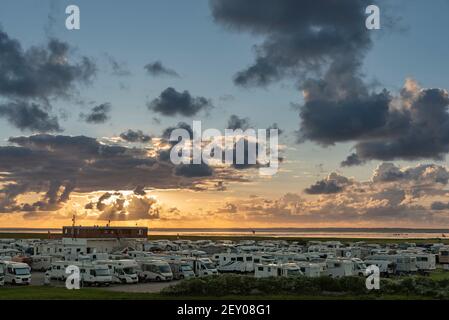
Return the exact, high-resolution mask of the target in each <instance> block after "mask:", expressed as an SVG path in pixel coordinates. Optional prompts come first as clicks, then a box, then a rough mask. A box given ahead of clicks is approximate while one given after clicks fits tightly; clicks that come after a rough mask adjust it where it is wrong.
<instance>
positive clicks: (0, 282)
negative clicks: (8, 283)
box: [0, 264, 5, 286]
mask: <svg viewBox="0 0 449 320" xmlns="http://www.w3.org/2000/svg"><path fill="white" fill-rule="evenodd" d="M4 285H5V269H4V267H3V265H1V264H0V286H4Z"/></svg>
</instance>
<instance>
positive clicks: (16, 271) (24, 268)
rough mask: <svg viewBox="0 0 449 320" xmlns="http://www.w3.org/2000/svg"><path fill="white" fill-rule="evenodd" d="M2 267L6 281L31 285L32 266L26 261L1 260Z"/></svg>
mask: <svg viewBox="0 0 449 320" xmlns="http://www.w3.org/2000/svg"><path fill="white" fill-rule="evenodd" d="M0 268H1V269H3V271H4V273H5V276H4V282H5V283H10V284H24V285H29V284H30V283H31V268H30V266H29V265H27V264H26V263H21V262H13V261H1V262H0Z"/></svg>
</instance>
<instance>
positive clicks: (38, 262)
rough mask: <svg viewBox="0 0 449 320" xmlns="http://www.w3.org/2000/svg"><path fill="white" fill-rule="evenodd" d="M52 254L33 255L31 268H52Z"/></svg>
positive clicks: (37, 269) (41, 269)
mask: <svg viewBox="0 0 449 320" xmlns="http://www.w3.org/2000/svg"><path fill="white" fill-rule="evenodd" d="M52 259H53V257H52V256H42V255H34V256H31V270H36V271H46V270H48V269H50V267H51V262H52Z"/></svg>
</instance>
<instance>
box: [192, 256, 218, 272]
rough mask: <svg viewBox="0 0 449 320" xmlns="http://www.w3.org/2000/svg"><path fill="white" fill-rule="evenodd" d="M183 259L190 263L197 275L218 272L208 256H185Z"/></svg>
mask: <svg viewBox="0 0 449 320" xmlns="http://www.w3.org/2000/svg"><path fill="white" fill-rule="evenodd" d="M185 261H186V262H187V263H188V264H190V266H191V267H192V269H193V272H195V275H196V276H198V277H203V276H210V275H217V274H218V270H217V267H216V266H215V264H214V263H213V262H212V260H211V259H209V258H186V260H185Z"/></svg>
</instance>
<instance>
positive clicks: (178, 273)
mask: <svg viewBox="0 0 449 320" xmlns="http://www.w3.org/2000/svg"><path fill="white" fill-rule="evenodd" d="M168 264H169V265H170V269H171V271H172V273H173V278H174V279H177V280H178V279H188V278H194V277H195V272H193V269H192V266H191V265H190V264H188V263H187V262H185V261H170V262H169V263H168Z"/></svg>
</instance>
